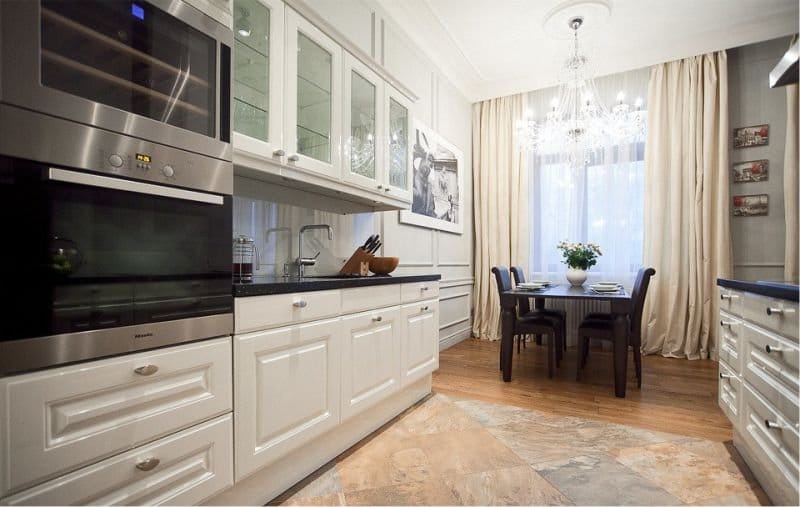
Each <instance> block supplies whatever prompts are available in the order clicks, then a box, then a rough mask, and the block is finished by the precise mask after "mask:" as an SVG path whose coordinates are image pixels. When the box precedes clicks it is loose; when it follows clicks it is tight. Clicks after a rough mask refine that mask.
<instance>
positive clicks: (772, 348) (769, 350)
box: [764, 345, 783, 354]
mask: <svg viewBox="0 0 800 507" xmlns="http://www.w3.org/2000/svg"><path fill="white" fill-rule="evenodd" d="M764 350H765V351H766V352H767V354H772V353H773V352H783V349H782V348H780V347H776V346H774V345H765V346H764Z"/></svg>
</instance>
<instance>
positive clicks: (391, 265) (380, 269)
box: [369, 257, 400, 275]
mask: <svg viewBox="0 0 800 507" xmlns="http://www.w3.org/2000/svg"><path fill="white" fill-rule="evenodd" d="M398 264H400V257H373V258H372V259H370V260H369V270H370V271H372V272H373V273H375V274H376V275H388V274H389V273H391V272H392V271H394V270H395V269H397V265H398Z"/></svg>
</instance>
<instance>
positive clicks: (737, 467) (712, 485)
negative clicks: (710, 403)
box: [274, 394, 769, 505]
mask: <svg viewBox="0 0 800 507" xmlns="http://www.w3.org/2000/svg"><path fill="white" fill-rule="evenodd" d="M768 502H769V499H768V498H767V496H766V495H765V494H764V492H763V491H762V490H761V489H760V488H759V486H758V485H757V483H756V482H755V480H754V479H753V477H752V476H751V475H750V472H749V470H748V469H747V467H746V465H744V463H743V462H742V460H741V457H740V456H739V455H738V453H736V451H735V450H734V449H733V447H732V445H731V444H730V443H723V442H712V441H708V440H702V439H697V438H690V437H684V436H681V435H675V434H670V433H659V432H654V431H647V430H643V429H638V428H633V427H629V426H622V425H619V424H611V423H606V422H600V421H593V420H589V419H582V418H578V417H564V416H556V415H550V414H546V413H542V412H537V411H532V410H526V409H523V408H517V407H511V406H505V405H496V404H492V403H486V402H483V401H475V400H456V399H451V398H449V397H447V396H444V395H441V394H434V395H432V396H430V397H428V398H427V399H425V400H424V401H422V402H420V403H418V404H417V405H415V406H413V407H411V408H409V409H408V410H406V411H405V412H404V413H402V414H401V415H400V416H398V417H397V418H395V419H394V420H393V421H391V422H390V423H389V424H387V425H386V426H384V427H383V428H381V429H380V430H379V431H377V432H376V433H374V434H373V435H372V436H371V437H370V438H368V439H367V440H365V441H363V442H361V443H360V444H358V445H357V446H356V447H354V448H352V449H350V450H348V451H347V452H345V453H344V454H342V455H341V456H339V457H337V458H336V459H335V460H333V461H331V462H330V463H328V464H327V465H325V466H324V467H322V468H321V469H320V470H318V471H317V472H315V473H314V474H312V475H311V476H310V477H308V478H307V479H305V480H303V481H302V482H300V483H299V484H297V485H296V486H294V487H293V488H292V489H290V490H289V491H287V492H286V493H284V494H283V495H281V496H280V497H279V498H277V499H276V500H275V502H274V503H275V504H283V505H531V504H535V505H680V504H688V505H765V504H768Z"/></svg>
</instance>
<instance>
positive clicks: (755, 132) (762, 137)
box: [733, 125, 769, 148]
mask: <svg viewBox="0 0 800 507" xmlns="http://www.w3.org/2000/svg"><path fill="white" fill-rule="evenodd" d="M768 144H769V125H753V126H752V127H739V128H735V129H733V147H734V148H748V147H750V146H766V145H768Z"/></svg>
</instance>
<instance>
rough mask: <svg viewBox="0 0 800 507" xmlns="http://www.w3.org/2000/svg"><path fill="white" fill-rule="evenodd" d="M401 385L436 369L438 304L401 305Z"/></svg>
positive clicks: (437, 362) (428, 302)
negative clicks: (402, 333) (403, 324)
mask: <svg viewBox="0 0 800 507" xmlns="http://www.w3.org/2000/svg"><path fill="white" fill-rule="evenodd" d="M403 319H404V323H405V336H404V337H403V341H402V385H403V386H407V385H409V384H412V383H413V382H415V381H417V380H419V379H421V378H422V377H424V376H425V375H427V374H429V373H430V372H432V371H434V370H435V369H437V368H439V301H438V300H436V299H431V300H428V301H421V302H419V303H414V304H410V305H405V306H403Z"/></svg>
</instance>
